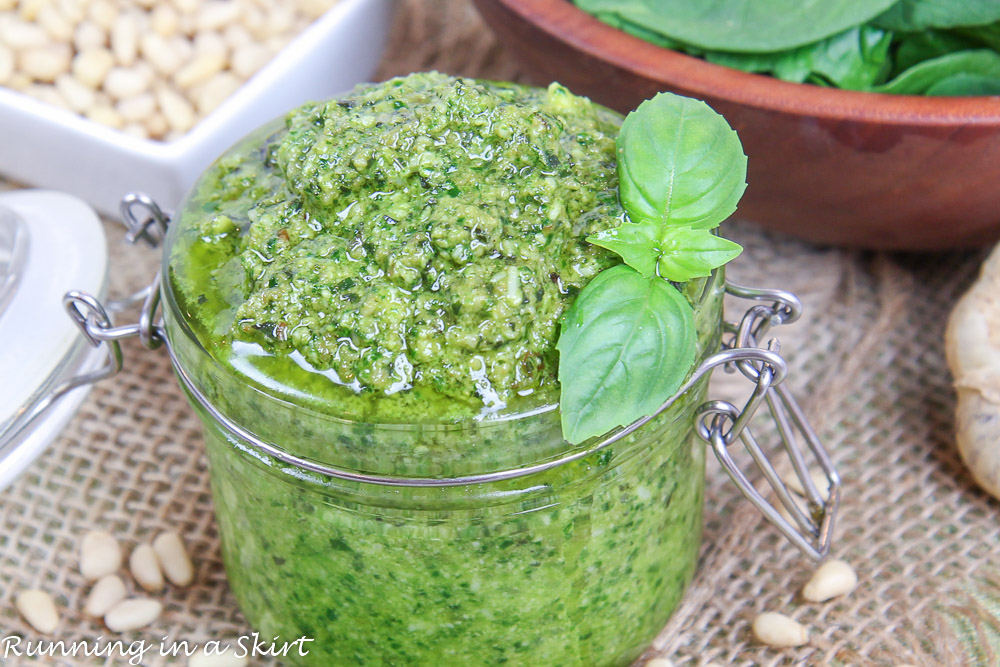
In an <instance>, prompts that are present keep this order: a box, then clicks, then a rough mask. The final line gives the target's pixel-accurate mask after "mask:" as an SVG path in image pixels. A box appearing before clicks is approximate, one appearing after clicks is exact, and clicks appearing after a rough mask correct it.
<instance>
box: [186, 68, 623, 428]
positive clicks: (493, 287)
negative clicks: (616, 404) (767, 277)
mask: <svg viewBox="0 0 1000 667" xmlns="http://www.w3.org/2000/svg"><path fill="white" fill-rule="evenodd" d="M619 123H620V117H618V116H616V115H615V114H613V113H612V112H609V111H607V110H606V109H603V108H602V107H598V106H597V105H594V104H592V103H591V102H590V101H589V100H587V99H586V98H582V97H577V96H575V95H572V94H570V93H569V92H568V91H567V90H566V89H565V88H563V87H561V86H559V85H555V84H554V85H552V86H550V87H549V89H548V90H534V89H531V90H526V89H524V88H522V87H519V86H513V85H507V84H487V83H479V82H475V81H471V80H468V79H458V78H451V77H447V76H445V75H442V74H437V73H429V74H415V75H411V76H409V77H406V78H403V79H395V80H393V81H391V82H389V83H386V84H382V85H378V86H370V87H367V88H362V89H359V90H357V91H355V92H354V93H352V94H350V95H348V96H346V97H344V98H342V99H339V100H334V101H330V102H326V103H323V104H314V105H307V106H305V107H303V108H301V109H299V110H297V111H295V112H293V113H292V114H291V115H289V117H288V118H287V120H286V122H285V124H284V127H281V128H279V129H276V130H275V131H274V132H273V133H271V134H270V135H269V136H266V137H263V141H262V142H261V143H260V144H258V145H251V146H248V147H247V149H246V150H245V151H242V152H241V151H237V152H235V153H231V154H229V155H227V156H226V157H225V158H223V159H222V160H221V161H220V162H218V163H217V164H216V165H215V166H214V167H213V168H212V169H211V171H210V172H209V174H208V175H207V176H206V177H205V178H203V179H202V180H201V182H200V183H199V185H198V189H197V191H196V192H195V193H194V196H193V197H192V198H191V201H189V203H188V206H187V208H186V209H185V210H184V212H183V215H182V220H183V221H184V224H185V225H190V226H191V230H190V233H189V234H185V235H182V236H181V237H180V239H179V247H178V248H177V249H176V251H175V253H174V256H175V261H174V262H173V263H172V264H171V270H172V272H173V274H172V278H173V280H174V281H175V284H176V286H177V287H178V293H179V296H180V299H181V300H182V302H183V304H184V305H185V306H186V309H187V310H188V311H189V312H191V313H192V314H193V315H194V320H195V322H196V323H197V326H198V327H199V332H198V333H199V337H200V338H202V340H203V343H204V344H205V345H206V347H207V348H208V349H209V350H210V351H211V352H212V354H213V355H215V356H216V357H217V358H218V359H219V360H220V361H222V362H224V363H229V364H231V365H232V366H233V367H234V368H236V369H237V371H239V372H243V373H244V374H245V375H246V376H247V378H248V379H249V380H250V381H252V382H257V383H258V384H261V385H266V386H267V387H269V388H271V389H278V390H281V391H285V392H286V393H287V394H288V395H289V396H290V397H293V398H295V399H297V400H301V399H302V398H303V394H306V395H308V398H307V400H308V401H310V402H315V403H316V404H317V405H319V406H320V408H321V409H324V410H329V411H332V412H334V413H336V414H338V415H340V416H343V417H350V418H355V419H363V420H369V421H376V422H386V421H389V422H401V423H409V422H413V421H430V422H437V421H441V420H442V419H455V418H462V417H468V416H476V415H480V416H485V415H490V414H497V413H503V412H512V411H518V410H520V409H523V408H524V407H525V406H529V405H538V404H544V403H553V402H555V401H556V397H557V395H558V394H557V392H556V364H557V353H556V351H555V343H556V340H557V337H558V326H559V318H560V316H561V315H562V314H563V313H564V312H565V310H566V309H567V308H568V306H569V304H570V303H571V301H572V299H573V297H574V295H575V294H577V293H578V292H579V291H580V289H581V288H582V287H583V286H584V285H585V284H586V283H587V281H588V280H590V279H591V278H592V277H593V276H595V275H596V274H597V273H598V272H599V271H601V270H603V269H605V268H608V267H609V266H612V265H614V264H617V263H618V262H619V260H618V259H617V257H616V256H615V255H613V254H612V253H610V252H608V251H606V250H604V249H602V248H599V247H597V246H594V245H591V244H590V243H588V242H587V241H586V240H585V237H586V236H587V235H588V234H591V233H594V232H596V231H598V230H601V229H608V228H611V227H614V226H616V225H617V224H619V221H620V219H621V217H622V215H623V214H622V209H621V207H620V206H619V204H618V193H617V185H618V181H617V175H616V172H615V144H614V140H615V136H616V133H617V127H618V124H619ZM262 376H266V377H267V378H268V380H267V381H266V382H265V381H262V380H261V379H260V378H261V377H262ZM429 406H433V407H429Z"/></svg>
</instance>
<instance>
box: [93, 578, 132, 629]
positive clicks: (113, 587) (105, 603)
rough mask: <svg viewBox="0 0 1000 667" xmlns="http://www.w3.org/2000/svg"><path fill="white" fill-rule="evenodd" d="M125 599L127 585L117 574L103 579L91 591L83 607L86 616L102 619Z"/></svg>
mask: <svg viewBox="0 0 1000 667" xmlns="http://www.w3.org/2000/svg"><path fill="white" fill-rule="evenodd" d="M124 599H125V584H124V582H122V580H121V577H119V576H118V575H117V574H109V575H107V576H104V577H101V578H100V579H98V580H97V583H96V584H94V587H93V588H91V589H90V594H89V595H87V601H86V602H85V603H84V605H83V613H84V615H85V616H90V617H93V618H100V617H102V616H104V615H105V614H106V613H108V610H110V609H111V608H112V607H114V606H115V605H116V604H118V603H119V602H121V601H122V600H124Z"/></svg>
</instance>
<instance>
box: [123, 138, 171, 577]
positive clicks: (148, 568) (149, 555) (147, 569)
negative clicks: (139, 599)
mask: <svg viewBox="0 0 1000 667" xmlns="http://www.w3.org/2000/svg"><path fill="white" fill-rule="evenodd" d="M139 127H140V128H142V132H141V133H136V136H141V137H145V136H146V128H144V127H142V125H139ZM125 129H126V130H128V126H126V128H125ZM128 567H129V569H130V570H131V571H132V576H133V577H135V580H136V581H137V582H138V583H139V585H140V586H142V587H143V588H145V589H146V590H147V591H149V592H150V593H158V592H159V591H162V590H163V572H161V571H160V563H159V561H158V560H157V559H156V552H155V551H153V547H151V546H150V545H148V544H140V545H139V546H137V547H136V548H135V549H134V550H133V551H132V555H131V556H129V559H128Z"/></svg>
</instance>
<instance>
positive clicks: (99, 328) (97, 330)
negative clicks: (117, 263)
mask: <svg viewBox="0 0 1000 667" xmlns="http://www.w3.org/2000/svg"><path fill="white" fill-rule="evenodd" d="M121 214H122V220H123V222H124V224H125V226H126V228H127V229H128V231H127V232H126V234H125V240H126V241H128V242H129V243H130V244H135V243H136V242H137V241H140V240H141V241H143V242H144V243H146V244H147V245H148V246H149V247H151V248H156V247H158V246H159V245H160V243H161V242H162V240H163V238H164V234H165V233H166V231H167V225H168V224H169V222H170V219H169V217H168V216H167V214H165V213H164V212H163V211H162V210H161V209H160V207H159V206H158V205H157V204H156V202H154V201H153V200H152V199H150V198H149V196H147V195H145V194H141V193H130V194H128V195H126V196H125V197H124V198H123V199H122V203H121ZM137 303H141V304H142V309H141V310H140V311H139V321H138V322H136V323H134V324H124V325H121V326H115V324H114V321H113V318H112V313H118V312H121V311H123V310H125V309H126V308H129V307H131V306H133V305H135V304H137ZM159 306H160V272H159V271H157V272H156V274H155V276H154V277H153V280H152V282H151V283H150V284H149V285H147V286H146V287H144V288H142V289H141V290H139V291H137V292H134V293H132V294H130V295H129V296H127V297H125V298H123V299H112V300H109V301H108V302H107V304H106V305H105V304H103V303H101V301H100V300H98V299H97V298H96V297H94V296H93V295H91V294H87V293H86V292H80V291H77V290H72V291H70V292H67V293H66V296H64V297H63V307H64V308H65V309H66V312H67V313H68V314H69V316H70V318H71V319H72V320H73V321H74V322H75V323H76V326H77V327H78V328H79V329H80V332H81V333H82V334H83V337H84V338H85V339H86V340H87V342H88V343H90V344H91V345H92V346H94V347H100V346H101V345H107V347H108V363H107V364H105V365H104V366H103V367H102V368H100V369H98V370H96V371H94V372H93V373H91V374H90V375H89V376H83V377H79V378H74V379H73V382H75V383H76V385H75V386H79V385H81V384H86V383H88V382H96V381H98V380H103V379H105V378H108V377H111V376H113V375H115V374H116V373H118V371H120V370H121V368H122V350H121V343H120V341H122V340H123V339H125V338H138V339H139V341H140V342H141V343H142V344H143V346H144V347H146V348H147V349H150V350H155V349H156V348H158V347H160V346H161V345H162V344H163V343H164V342H165V341H166V336H165V335H164V332H163V327H162V326H161V325H160V323H159V322H158V310H159Z"/></svg>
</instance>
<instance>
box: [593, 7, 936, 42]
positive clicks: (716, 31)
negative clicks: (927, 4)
mask: <svg viewBox="0 0 1000 667" xmlns="http://www.w3.org/2000/svg"><path fill="white" fill-rule="evenodd" d="M941 1H954V0H941ZM895 2H896V0H711V1H708V0H576V4H577V5H579V7H580V8H581V9H583V10H584V11H586V12H589V13H591V14H594V13H598V12H604V13H607V14H617V15H618V16H619V17H621V19H623V20H625V21H628V22H630V23H633V24H636V25H640V26H643V27H644V28H646V29H648V30H652V31H655V32H658V33H660V34H662V35H663V36H664V37H667V38H669V39H672V40H676V41H679V42H683V43H685V44H690V45H692V46H696V47H700V48H703V49H714V50H717V51H731V52H740V53H766V52H769V51H783V50H785V49H791V48H794V47H797V46H803V45H805V44H811V43H813V42H816V41H819V40H821V39H823V38H825V37H829V36H830V35H834V34H836V33H838V32H841V31H843V30H846V29H848V28H851V27H853V26H856V25H859V24H861V23H865V22H866V21H868V20H869V19H871V18H873V17H875V16H877V15H878V14H880V13H882V12H883V11H884V10H886V9H888V8H889V7H890V6H891V5H893V4H894V3H895Z"/></svg>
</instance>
